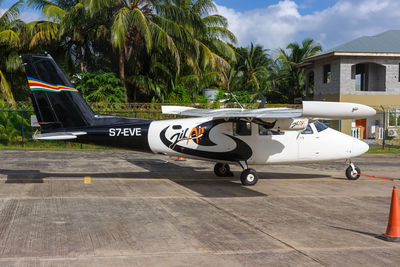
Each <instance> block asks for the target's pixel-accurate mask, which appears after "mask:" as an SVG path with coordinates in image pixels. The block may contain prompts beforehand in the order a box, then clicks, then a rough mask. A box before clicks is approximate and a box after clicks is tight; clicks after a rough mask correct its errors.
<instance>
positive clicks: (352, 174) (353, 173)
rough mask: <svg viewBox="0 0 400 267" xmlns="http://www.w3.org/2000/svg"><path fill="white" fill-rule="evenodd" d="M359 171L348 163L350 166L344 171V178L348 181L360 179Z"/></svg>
mask: <svg viewBox="0 0 400 267" xmlns="http://www.w3.org/2000/svg"><path fill="white" fill-rule="evenodd" d="M360 173H361V170H360V168H358V167H357V166H356V165H354V164H353V163H350V166H349V167H347V169H346V177H347V179H349V180H357V179H358V178H360Z"/></svg>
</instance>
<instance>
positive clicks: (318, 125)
mask: <svg viewBox="0 0 400 267" xmlns="http://www.w3.org/2000/svg"><path fill="white" fill-rule="evenodd" d="M314 126H315V128H316V129H317V131H318V132H322V131H323V130H326V129H328V126H326V125H325V124H323V123H322V122H319V121H316V122H314Z"/></svg>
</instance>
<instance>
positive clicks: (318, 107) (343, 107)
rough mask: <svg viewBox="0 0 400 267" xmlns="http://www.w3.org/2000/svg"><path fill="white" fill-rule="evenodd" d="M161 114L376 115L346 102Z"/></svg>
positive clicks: (173, 108) (177, 110) (170, 108)
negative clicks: (293, 107)
mask: <svg viewBox="0 0 400 267" xmlns="http://www.w3.org/2000/svg"><path fill="white" fill-rule="evenodd" d="M162 113H163V114H175V115H183V116H193V117H212V118H259V119H283V118H310V119H335V120H345V119H359V118H366V117H370V116H373V115H375V114H376V111H375V109H373V108H371V107H368V106H366V105H361V104H355V103H346V102H325V101H303V109H292V108H262V109H240V108H224V109H197V108H192V107H183V106H163V107H162Z"/></svg>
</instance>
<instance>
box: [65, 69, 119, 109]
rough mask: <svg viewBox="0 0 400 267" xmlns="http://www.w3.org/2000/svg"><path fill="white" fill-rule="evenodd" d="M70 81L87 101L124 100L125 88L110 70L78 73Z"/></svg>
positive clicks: (113, 101)
mask: <svg viewBox="0 0 400 267" xmlns="http://www.w3.org/2000/svg"><path fill="white" fill-rule="evenodd" d="M72 81H73V82H74V83H75V86H76V88H77V89H78V90H79V91H80V92H81V93H82V95H83V97H84V98H85V99H86V101H88V102H106V103H121V102H124V95H125V88H124V87H122V86H121V80H120V79H119V78H118V77H117V76H116V75H115V73H112V72H102V71H97V72H94V73H90V72H87V73H80V74H77V75H75V76H74V77H73V79H72Z"/></svg>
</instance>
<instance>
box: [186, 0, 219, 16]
mask: <svg viewBox="0 0 400 267" xmlns="http://www.w3.org/2000/svg"><path fill="white" fill-rule="evenodd" d="M192 10H193V11H194V12H195V13H197V14H199V15H200V16H202V17H203V16H207V15H208V14H210V13H213V12H217V7H216V6H215V3H214V1H212V0H197V1H196V2H195V3H194V4H193V5H192Z"/></svg>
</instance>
